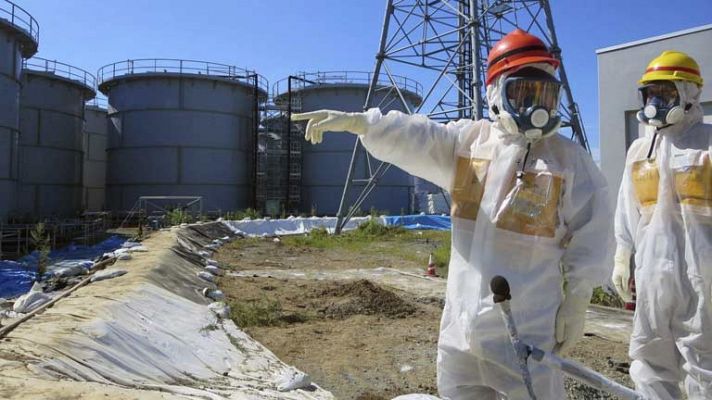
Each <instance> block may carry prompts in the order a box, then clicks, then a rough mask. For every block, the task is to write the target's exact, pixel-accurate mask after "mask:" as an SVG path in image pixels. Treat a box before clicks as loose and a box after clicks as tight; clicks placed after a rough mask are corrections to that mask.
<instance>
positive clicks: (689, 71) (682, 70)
mask: <svg viewBox="0 0 712 400" xmlns="http://www.w3.org/2000/svg"><path fill="white" fill-rule="evenodd" d="M653 71H680V72H687V73H690V74H694V75H697V76H701V75H700V71H698V70H696V69H694V68H686V67H664V66H662V65H658V66H654V67H650V68H648V69H646V70H645V73H646V74H647V73H648V72H653Z"/></svg>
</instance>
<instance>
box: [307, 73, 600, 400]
mask: <svg viewBox="0 0 712 400" xmlns="http://www.w3.org/2000/svg"><path fill="white" fill-rule="evenodd" d="M545 69H546V70H547V71H548V72H550V73H551V72H553V68H545ZM510 73H511V72H510ZM507 75H508V74H506V73H505V74H502V75H501V76H499V77H498V78H497V79H496V81H495V82H493V83H492V85H490V87H488V102H489V104H490V106H491V105H495V104H498V105H499V106H498V108H499V110H503V107H502V104H501V101H502V100H501V98H500V97H501V96H500V93H501V85H502V84H503V82H504V80H505V79H506V78H507ZM490 115H494V114H492V111H490ZM300 118H301V119H304V118H302V117H300ZM319 118H322V121H334V120H335V119H338V118H342V117H339V116H338V115H336V114H335V113H333V112H324V113H322V114H321V115H320V116H319ZM343 118H344V121H345V122H344V123H343V124H341V125H339V126H340V128H341V129H343V130H350V131H353V132H357V133H359V134H360V137H361V141H362V143H363V145H364V146H365V147H366V149H367V150H368V151H369V152H370V153H371V154H372V155H373V156H375V157H376V158H378V159H380V160H383V161H386V162H389V163H392V164H394V165H396V166H398V167H399V168H401V169H403V170H405V171H407V172H408V173H410V174H412V175H415V176H417V177H420V178H424V179H427V180H428V181H431V182H433V183H435V184H437V185H438V186H441V187H443V188H444V189H447V190H448V191H449V192H450V193H451V195H452V203H453V204H452V212H451V214H452V249H451V250H452V251H451V257H450V265H449V276H448V282H447V295H446V304H445V309H444V311H443V316H442V322H441V327H440V338H439V341H438V361H437V366H438V389H439V391H440V395H441V396H443V397H445V398H449V399H451V400H459V399H477V400H488V399H496V398H502V397H505V396H506V397H505V398H508V399H528V398H529V396H528V394H527V391H526V388H525V386H524V384H523V381H522V379H521V375H520V373H519V370H518V368H517V364H516V355H515V352H514V349H513V348H512V345H511V343H510V341H509V337H508V333H507V329H506V328H505V326H504V323H503V321H502V317H501V315H500V312H499V310H498V309H497V308H496V307H495V305H494V304H493V301H492V294H491V293H490V290H489V282H490V280H491V278H492V277H494V276H495V275H502V276H504V277H505V278H507V279H508V281H509V284H510V287H511V290H512V297H513V298H512V301H511V303H512V304H511V305H512V312H513V315H514V320H515V322H516V324H517V328H518V330H519V333H520V336H521V338H522V340H524V341H525V342H528V343H531V344H533V345H536V346H538V347H540V348H542V349H544V350H546V351H552V350H555V349H557V350H566V349H567V348H569V347H570V346H571V345H572V344H573V343H574V342H575V341H576V339H578V338H579V337H580V336H581V334H582V330H583V319H584V314H585V309H586V306H587V304H588V302H589V299H590V296H591V290H592V287H593V286H594V285H597V284H600V283H601V282H602V281H603V280H604V279H606V277H607V276H609V275H608V272H609V271H608V268H607V267H605V262H606V260H607V254H608V251H609V249H611V247H612V244H613V232H612V227H611V224H610V221H611V219H612V212H611V209H610V207H609V204H608V200H607V199H608V195H607V185H606V182H605V180H604V178H603V176H602V175H601V173H600V171H599V170H598V168H597V167H596V165H595V164H594V162H593V161H592V159H591V157H590V156H589V155H588V154H587V153H586V152H585V151H584V149H583V148H582V147H581V146H579V145H577V144H575V143H573V142H572V141H570V140H568V139H566V138H564V137H562V136H560V135H558V134H553V135H551V136H549V137H546V138H543V139H540V140H538V141H536V142H534V143H533V144H532V146H531V151H530V154H529V155H528V157H527V165H526V166H524V168H523V166H522V163H523V161H524V158H525V153H526V152H527V142H526V141H525V140H524V137H523V135H521V134H519V133H518V132H516V133H511V132H507V131H506V130H504V129H503V128H502V125H503V124H501V123H500V122H495V123H492V122H490V121H487V120H480V121H473V120H460V121H457V122H451V123H449V124H447V125H443V124H440V123H436V122H434V121H431V120H429V119H428V118H426V117H425V116H422V115H406V114H403V113H400V112H397V111H391V112H389V113H388V114H387V115H382V114H381V113H380V111H379V110H378V109H371V110H369V111H367V112H366V113H365V114H359V115H355V114H350V115H348V116H346V117H343ZM309 125H310V128H312V129H311V132H313V134H314V136H313V137H308V138H309V139H310V140H312V141H315V142H318V141H320V140H321V134H322V131H321V130H320V129H319V124H318V121H316V120H310V122H309ZM322 126H323V125H322ZM332 126H333V124H332ZM333 130H339V129H333ZM309 132H310V129H309V128H308V132H307V135H310V133H309ZM522 169H523V170H524V172H525V173H524V176H523V178H522V179H517V173H518V172H519V171H520V170H522ZM564 280H565V281H566V288H565V289H564V288H563V282H564ZM529 366H530V369H531V372H532V378H533V382H534V390H535V392H536V394H537V396H538V397H539V398H540V399H563V398H564V397H565V393H564V385H563V377H562V375H561V373H560V372H558V371H554V370H551V369H549V368H548V367H546V366H544V365H542V364H537V363H535V362H531V363H529Z"/></svg>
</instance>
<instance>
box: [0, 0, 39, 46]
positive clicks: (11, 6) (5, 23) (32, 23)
mask: <svg viewBox="0 0 712 400" xmlns="http://www.w3.org/2000/svg"><path fill="white" fill-rule="evenodd" d="M0 29H2V30H6V31H9V32H12V33H15V34H17V35H18V39H19V40H20V42H21V43H22V49H21V52H22V56H23V57H25V58H29V57H32V56H33V55H34V54H35V53H37V47H38V46H39V43H40V25H39V24H38V23H37V21H36V20H35V19H34V18H33V17H32V15H30V13H28V12H27V11H25V9H24V8H22V7H20V6H18V5H17V4H15V3H13V2H11V1H8V0H0Z"/></svg>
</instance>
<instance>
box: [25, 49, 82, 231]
mask: <svg viewBox="0 0 712 400" xmlns="http://www.w3.org/2000/svg"><path fill="white" fill-rule="evenodd" d="M95 85H96V79H95V78H94V76H93V75H92V74H90V73H88V72H86V71H83V70H82V69H80V68H77V67H74V66H71V65H68V64H64V63H60V62H57V61H52V60H45V59H43V58H37V57H35V58H32V59H29V60H27V61H26V62H25V65H24V69H23V73H22V90H21V92H20V93H21V94H20V132H21V134H20V178H19V193H18V211H19V213H20V214H21V215H23V216H25V217H28V218H47V217H58V218H66V217H75V216H78V215H79V214H80V213H81V210H82V162H83V158H84V151H83V148H82V135H83V129H84V103H85V102H86V101H87V100H90V99H92V98H93V97H94V95H95V92H94V87H95Z"/></svg>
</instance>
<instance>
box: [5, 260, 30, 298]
mask: <svg viewBox="0 0 712 400" xmlns="http://www.w3.org/2000/svg"><path fill="white" fill-rule="evenodd" d="M36 275H37V272H36V271H35V270H33V269H32V268H31V267H28V266H27V265H25V264H22V263H19V262H16V261H7V260H6V261H0V298H2V297H4V298H13V297H17V296H19V295H21V294H24V293H27V292H28V291H29V290H30V288H31V287H32V283H33V282H34V281H35V276H36Z"/></svg>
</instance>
